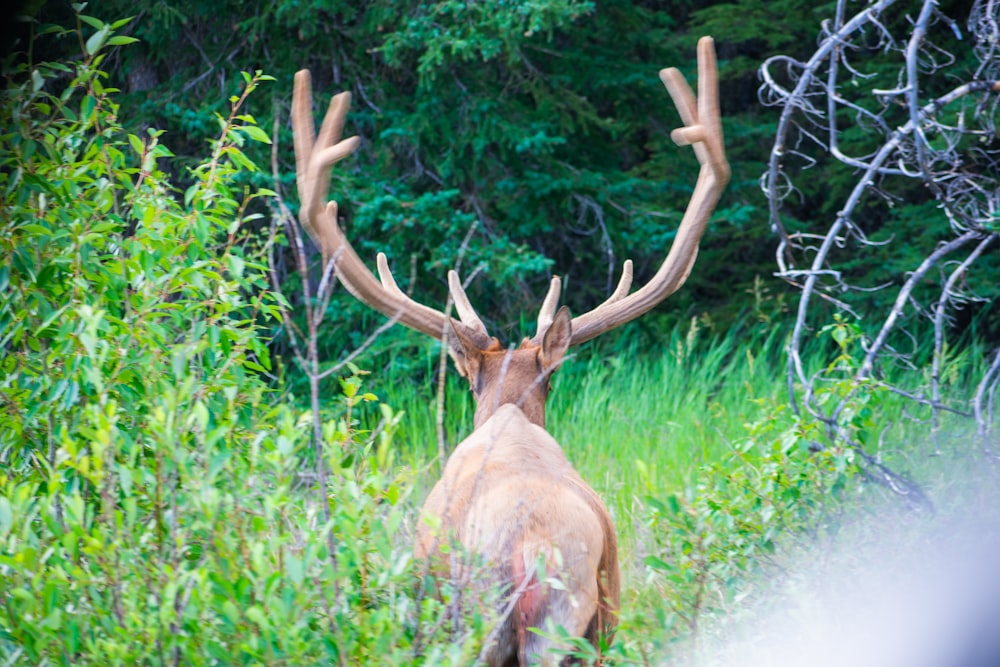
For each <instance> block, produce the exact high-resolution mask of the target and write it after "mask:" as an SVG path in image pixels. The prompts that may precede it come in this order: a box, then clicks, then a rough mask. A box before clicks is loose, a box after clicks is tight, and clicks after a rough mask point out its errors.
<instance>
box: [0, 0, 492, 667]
mask: <svg viewBox="0 0 1000 667" xmlns="http://www.w3.org/2000/svg"><path fill="white" fill-rule="evenodd" d="M79 19H80V22H81V26H83V28H82V30H81V33H80V34H79V41H80V44H81V45H83V48H84V52H83V54H82V57H81V58H80V59H79V60H77V61H75V62H73V63H72V64H61V63H42V64H37V65H35V64H29V65H21V66H17V67H14V66H12V67H11V68H10V69H9V71H8V72H7V77H8V81H10V82H11V85H10V86H8V89H7V90H6V91H5V93H4V97H3V105H2V111H0V114H2V116H0V126H2V127H3V128H5V129H4V134H3V136H2V137H0V165H2V168H0V187H2V188H3V191H4V204H3V219H2V221H0V224H2V234H0V253H2V255H3V262H2V266H0V290H2V292H3V298H2V299H0V344H2V349H3V358H2V362H0V368H2V372H0V656H3V658H4V659H3V661H2V663H3V664H5V665H8V664H60V665H91V664H92V665H136V664H146V665H160V664H185V665H200V664H268V665H280V664H288V665H302V664H316V663H330V664H332V663H337V664H372V663H374V662H378V663H380V664H417V663H419V662H426V663H428V664H445V663H452V664H465V663H467V662H468V661H469V660H470V655H471V652H472V650H473V649H474V646H475V644H476V643H477V640H478V639H479V637H480V635H481V634H482V627H483V623H481V622H479V621H477V619H475V618H467V619H465V620H466V621H469V622H465V623H462V624H452V625H448V626H447V627H446V626H445V625H444V624H443V623H441V622H439V620H438V619H440V618H442V617H444V616H445V614H444V613H443V611H442V605H441V603H439V602H437V601H436V599H434V598H432V597H430V596H424V595H421V594H420V593H419V589H418V587H417V586H416V585H415V577H414V575H413V572H412V569H413V568H412V567H411V565H410V560H411V556H410V550H409V546H408V545H409V540H408V539H403V538H401V537H400V536H399V535H398V534H397V533H398V532H400V526H401V525H402V524H403V523H404V520H406V519H408V518H409V517H410V515H411V514H412V510H411V509H410V506H409V504H408V503H406V502H404V501H405V500H406V493H405V491H404V489H406V488H409V485H408V484H406V481H407V478H406V475H407V473H406V471H405V470H402V471H401V472H393V470H394V469H395V468H396V466H394V465H393V464H392V459H391V456H390V453H391V444H392V440H391V438H392V429H391V425H392V424H394V423H395V421H396V419H395V417H394V416H393V415H392V413H391V411H389V410H388V409H387V408H385V411H386V415H387V423H388V424H389V426H390V428H383V429H381V430H380V432H379V433H378V435H377V436H375V435H373V434H370V433H367V432H364V431H360V430H358V428H357V425H356V417H354V416H352V415H351V413H350V412H349V409H348V404H351V406H353V404H354V403H355V402H356V401H355V395H356V392H357V389H358V388H359V387H360V381H361V377H360V375H359V374H358V373H357V372H355V373H353V374H350V375H349V376H348V377H347V378H345V379H344V382H343V387H344V396H342V397H341V400H339V401H337V400H334V401H330V404H329V405H327V406H325V410H324V414H323V415H314V414H311V413H309V412H306V413H302V414H300V413H298V412H297V411H296V410H295V409H294V408H293V407H291V405H294V397H292V400H290V401H288V402H287V403H286V402H284V401H279V400H277V399H278V398H279V397H278V396H277V395H276V393H275V392H274V390H273V389H272V388H271V386H270V385H269V378H270V376H271V371H272V368H271V360H270V356H269V352H268V341H267V338H266V336H265V332H266V329H264V328H262V327H263V326H264V325H265V324H268V321H269V320H272V321H273V320H274V319H276V318H279V317H280V316H281V313H280V309H279V307H278V306H279V304H278V303H277V301H276V298H275V297H274V296H273V295H272V294H270V293H269V292H268V291H267V290H266V289H265V285H266V284H267V283H266V280H265V278H266V275H267V274H266V272H267V267H266V264H265V262H264V261H263V256H264V251H265V250H266V248H264V247H263V246H264V244H262V243H261V242H260V241H259V239H258V238H257V236H256V235H255V234H254V233H252V230H251V229H250V227H251V226H250V225H248V223H250V222H251V221H252V220H253V219H254V218H255V217H258V216H259V213H254V212H253V211H254V210H255V206H257V204H256V201H257V200H258V199H259V198H262V197H267V196H268V195H269V193H268V192H267V191H264V190H258V191H252V190H251V189H249V188H248V187H246V186H244V185H241V184H242V183H245V182H247V179H246V176H247V174H248V173H251V172H253V171H254V170H255V169H256V167H255V166H254V165H253V164H252V163H251V162H250V160H248V159H247V158H246V157H245V155H244V154H243V152H242V150H241V148H242V146H243V145H244V144H245V142H247V141H267V140H268V137H267V135H266V133H264V132H263V131H262V130H260V129H259V128H258V127H257V126H256V125H255V124H254V119H253V118H252V117H250V116H248V115H246V114H244V113H242V112H241V108H242V106H243V105H244V102H245V100H246V98H247V96H248V95H250V94H251V93H252V92H253V90H254V89H255V88H256V87H257V86H258V85H259V84H261V83H263V82H266V81H267V80H268V77H266V76H263V75H261V74H259V73H258V74H254V75H249V74H247V75H244V78H243V80H242V84H243V85H242V88H241V90H240V91H239V93H237V94H235V95H234V96H233V97H232V98H231V100H230V101H231V104H232V111H231V113H230V115H229V116H228V117H219V118H218V119H217V120H218V127H219V133H218V138H217V139H216V140H215V141H213V142H212V144H211V147H210V155H209V157H208V159H206V160H205V161H204V162H203V163H202V164H200V165H198V166H196V167H195V168H193V169H192V170H191V171H190V173H189V174H188V179H189V181H190V185H189V186H188V187H187V188H186V189H185V190H184V191H183V192H181V191H179V190H178V189H177V188H176V186H175V185H174V184H173V183H171V182H170V180H169V179H168V177H167V176H166V174H165V169H164V168H163V165H164V164H165V163H168V162H169V160H170V158H171V153H170V151H169V150H168V149H167V148H166V146H165V145H164V143H163V140H164V137H163V135H162V134H161V133H159V132H157V131H149V132H148V133H147V134H146V135H145V136H142V137H140V136H136V135H131V134H127V133H125V132H124V131H123V130H122V128H121V126H120V125H119V119H118V114H119V111H120V109H119V108H118V107H117V105H116V103H115V101H114V100H115V94H116V92H117V91H115V90H114V89H111V88H107V87H105V85H104V82H105V75H104V74H103V73H102V71H101V70H100V65H101V62H102V60H103V59H104V57H105V52H106V50H107V49H109V48H114V47H116V46H119V45H123V44H125V43H127V42H128V41H129V39H128V38H124V37H120V36H116V35H115V32H116V30H118V29H119V28H121V27H122V26H123V25H124V23H125V22H119V23H115V24H111V25H107V24H104V23H101V22H100V21H98V20H96V19H93V18H90V17H87V16H82V15H81V16H79ZM61 36H63V37H66V36H69V37H72V36H73V33H63V34H61ZM314 419H323V420H324V423H323V428H322V429H321V430H322V432H323V433H325V434H326V437H325V439H324V441H323V442H322V443H321V446H320V448H319V451H320V455H321V458H322V460H323V463H324V465H323V467H322V469H324V470H328V471H330V472H329V474H328V475H326V476H325V480H324V484H322V485H321V484H319V483H318V481H317V474H316V473H315V470H318V469H320V468H319V466H317V461H316V457H315V456H314V452H315V451H316V449H315V448H314V443H312V442H310V434H311V433H312V424H313V420H314ZM324 508H326V510H324ZM324 515H328V516H329V519H328V520H324V519H323V517H324Z"/></svg>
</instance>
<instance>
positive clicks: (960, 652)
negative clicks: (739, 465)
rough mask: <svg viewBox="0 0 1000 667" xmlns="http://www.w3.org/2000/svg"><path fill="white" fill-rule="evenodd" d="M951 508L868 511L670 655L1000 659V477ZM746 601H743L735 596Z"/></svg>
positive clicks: (862, 663) (845, 662) (902, 665)
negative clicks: (734, 613) (742, 609)
mask: <svg viewBox="0 0 1000 667" xmlns="http://www.w3.org/2000/svg"><path fill="white" fill-rule="evenodd" d="M992 483H993V484H995V485H998V486H992V487H991V488H990V489H988V490H987V491H986V492H984V493H980V492H976V493H971V494H965V493H963V494H962V495H963V497H965V498H970V497H971V498H973V500H972V501H967V502H966V503H963V505H962V507H961V509H955V510H949V512H948V516H943V515H942V513H941V512H940V511H939V512H936V513H934V514H932V515H927V514H922V513H914V512H912V511H899V510H898V506H897V509H896V510H895V511H891V512H887V513H885V514H883V515H871V516H867V517H865V518H864V520H861V521H855V522H854V524H853V525H852V526H850V527H849V528H848V530H846V531H845V532H844V533H842V534H840V535H838V536H837V537H836V538H830V539H827V540H826V541H824V542H821V544H820V545H819V546H818V547H813V548H811V549H810V551H809V552H808V553H805V554H803V555H802V556H801V557H800V558H796V559H795V563H794V565H790V566H787V567H785V568H784V569H783V570H780V569H777V568H776V572H775V573H774V574H773V576H772V577H771V578H770V582H769V584H768V588H767V590H766V591H754V592H753V593H751V595H750V596H749V598H758V599H759V600H760V601H759V602H757V603H755V604H754V605H753V606H752V607H751V609H752V611H751V612H749V613H742V614H740V617H739V618H738V619H736V618H731V619H729V622H727V623H721V622H720V623H716V624H715V626H716V627H714V628H713V629H712V630H709V631H708V632H706V634H705V636H704V637H703V638H702V640H701V642H700V643H699V645H698V646H695V647H693V648H692V649H691V650H690V652H689V653H688V654H687V655H686V656H685V658H684V659H682V660H680V661H672V662H671V664H674V665H685V666H687V667H716V666H721V665H726V666H730V665H740V666H741V667H1000V539H998V536H1000V522H998V521H996V520H995V519H987V518H986V517H996V516H998V515H1000V505H998V504H997V499H998V498H1000V493H997V491H1000V479H997V478H994V479H993V480H992ZM740 606H742V605H740Z"/></svg>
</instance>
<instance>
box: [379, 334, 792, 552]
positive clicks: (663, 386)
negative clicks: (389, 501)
mask: <svg viewBox="0 0 1000 667" xmlns="http://www.w3.org/2000/svg"><path fill="white" fill-rule="evenodd" d="M781 346H782V341H781V338H780V335H779V334H778V332H776V331H771V332H759V333H748V332H747V330H746V329H732V330H730V331H728V332H726V333H723V334H717V333H711V332H709V331H707V330H703V329H700V328H699V327H698V326H697V325H696V324H694V323H692V324H691V325H690V326H688V327H683V328H677V329H674V330H673V331H671V332H670V333H669V334H668V335H667V336H665V337H664V341H663V344H662V345H661V346H660V348H659V353H658V354H649V353H646V354H642V353H640V352H639V351H638V350H637V349H636V347H637V346H636V345H635V344H634V343H630V342H628V341H624V342H622V343H620V344H618V345H615V346H604V347H597V346H587V345H584V346H581V347H579V348H574V349H573V350H572V351H571V356H570V357H569V358H568V359H567V360H566V361H565V362H564V363H563V365H562V367H561V368H560V369H559V371H558V372H557V373H556V374H555V375H554V377H553V391H552V394H551V395H550V397H549V401H548V406H547V411H546V414H547V426H548V430H549V432H550V433H551V434H552V435H553V436H554V437H555V438H556V440H558V441H559V443H560V444H561V445H562V447H563V449H564V450H565V451H566V455H567V457H568V458H569V459H570V461H571V462H572V463H573V465H574V467H576V469H577V470H578V471H579V473H580V474H581V476H582V477H583V478H584V479H585V480H586V481H587V482H588V483H589V484H590V485H591V486H593V487H594V489H595V490H596V491H597V492H598V493H599V494H600V495H601V497H602V498H603V499H604V501H605V503H606V504H607V505H608V507H609V509H610V510H611V513H612V515H613V517H614V518H615V521H616V524H617V527H618V533H619V540H620V542H621V549H622V552H623V558H622V561H623V563H625V562H627V561H634V560H635V559H633V558H630V557H629V555H630V554H633V553H636V552H642V551H643V549H642V548H641V547H640V546H639V545H636V544H635V540H636V534H635V527H636V518H635V516H634V515H635V513H636V505H637V503H638V502H639V501H640V500H641V498H642V497H644V496H646V495H650V494H653V495H661V494H664V495H665V494H669V493H680V494H684V493H687V492H689V491H690V490H691V489H692V488H693V487H694V485H695V483H696V480H697V478H698V475H699V471H700V469H701V468H702V466H703V465H705V464H706V463H708V462H712V461H718V460H719V459H721V458H723V457H725V456H726V455H727V453H728V452H730V451H731V449H732V447H733V445H734V443H737V442H739V441H742V440H745V439H746V437H747V431H746V428H745V425H746V423H747V422H748V421H751V420H752V419H754V418H755V417H756V416H757V415H759V414H760V411H761V408H760V406H759V405H758V403H757V401H756V399H759V398H769V399H772V401H778V402H780V401H783V400H785V398H786V383H785V378H784V374H783V373H782V372H780V370H778V369H780V358H781V350H782V347H781ZM417 355H419V356H418V361H417V365H418V366H419V365H423V368H421V371H422V373H421V374H420V376H421V377H422V378H423V382H422V383H421V382H420V381H419V380H416V381H415V380H414V379H413V377H412V375H409V374H408V375H405V376H401V375H399V374H396V372H395V371H394V370H393V369H395V368H397V365H395V364H389V365H388V369H387V372H386V373H383V374H381V375H377V374H376V375H375V377H374V379H373V384H372V389H373V391H374V392H375V393H376V394H378V395H379V397H380V398H381V399H382V400H383V401H384V402H385V403H387V404H388V405H390V406H391V407H392V408H393V409H394V410H396V411H400V410H401V411H404V412H405V413H406V414H405V416H404V418H403V420H402V422H401V426H400V430H399V431H398V432H397V434H396V436H395V439H394V441H395V442H396V443H397V447H398V455H399V457H398V458H397V460H399V461H400V462H401V463H403V464H404V465H407V466H410V467H411V468H412V469H413V470H414V471H418V474H417V475H416V477H415V482H416V488H415V489H414V496H413V497H414V500H415V502H417V503H420V502H421V501H422V499H423V498H424V497H425V496H426V494H427V492H428V491H429V490H430V487H431V486H432V485H433V484H434V482H435V481H436V480H437V478H438V477H439V475H440V472H441V468H442V467H443V464H444V460H443V459H442V458H441V457H440V455H439V454H440V448H439V446H438V438H437V431H436V420H437V401H438V396H437V387H436V383H434V382H433V380H432V378H433V377H434V376H435V374H436V373H435V365H436V363H437V361H438V353H437V351H436V350H435V349H433V348H423V349H422V350H421V351H418V352H417ZM449 364H450V362H449ZM409 368H410V369H411V371H412V368H413V364H412V363H411V364H409ZM444 403H445V429H446V431H447V433H448V442H447V445H446V447H445V448H444V449H445V450H446V451H445V454H446V455H447V453H449V452H450V450H451V449H452V448H454V446H455V445H457V444H458V442H460V441H461V439H462V438H464V437H465V436H467V435H468V434H469V433H470V432H471V431H472V416H473V412H474V404H473V400H472V397H471V394H470V392H469V390H468V386H467V384H466V382H465V380H464V379H462V378H460V377H458V374H457V373H456V372H455V371H454V369H453V368H449V370H448V374H447V385H446V387H445V392H444Z"/></svg>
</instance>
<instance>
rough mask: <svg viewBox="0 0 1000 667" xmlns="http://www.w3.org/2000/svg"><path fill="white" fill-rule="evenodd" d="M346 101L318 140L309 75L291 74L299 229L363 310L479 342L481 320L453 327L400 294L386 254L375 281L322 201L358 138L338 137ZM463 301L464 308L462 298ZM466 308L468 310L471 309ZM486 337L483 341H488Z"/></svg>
mask: <svg viewBox="0 0 1000 667" xmlns="http://www.w3.org/2000/svg"><path fill="white" fill-rule="evenodd" d="M350 102H351V96H350V94H349V93H340V94H339V95H335V96H334V97H333V99H332V100H331V101H330V106H329V109H328V110H327V112H326V116H325V117H324V120H323V125H322V126H321V128H320V131H319V135H318V136H317V135H316V134H315V125H314V123H313V118H312V81H311V77H310V74H309V71H308V70H300V71H299V72H297V73H296V74H295V85H294V89H293V95H292V130H293V133H294V143H295V172H296V179H297V182H298V189H299V199H300V201H301V206H302V208H301V211H300V215H299V217H300V219H301V221H302V226H303V227H304V228H305V229H306V231H307V232H308V233H309V235H310V236H311V237H312V239H313V240H314V241H315V242H316V244H317V245H318V246H319V248H320V250H321V251H322V253H323V261H324V262H327V261H330V260H335V265H334V267H335V269H336V271H337V276H338V277H339V278H340V281H341V282H342V283H343V284H344V287H346V288H347V291H349V292H350V293H351V294H352V295H354V296H355V297H356V298H357V299H358V300H359V301H361V302H362V303H364V304H365V305H367V306H369V307H370V308H373V309H375V310H377V311H378V312H380V313H382V314H383V315H385V316H386V317H389V318H391V319H394V320H397V321H399V322H400V323H401V324H403V325H405V326H408V327H410V328H411V329H416V330H417V331H420V332H422V333H425V334H427V335H429V336H432V337H434V338H437V339H439V340H440V339H444V338H446V337H447V335H448V329H449V327H450V326H454V327H458V328H461V329H462V331H463V332H467V333H468V334H469V336H470V337H473V339H474V340H483V338H484V336H485V327H484V326H483V325H482V322H481V321H479V328H477V327H476V326H475V325H469V324H467V323H465V322H457V321H455V320H453V319H452V318H450V317H448V316H447V315H445V314H444V313H443V312H441V311H438V310H435V309H433V308H428V307H427V306H425V305H423V304H421V303H418V302H417V301H414V300H413V299H411V298H410V297H409V296H407V295H406V294H405V293H404V292H403V291H402V290H401V289H399V286H398V285H397V284H396V281H395V279H394V278H393V277H392V272H391V271H390V270H389V264H388V262H387V261H386V258H385V255H383V254H381V253H380V254H379V256H378V258H377V264H378V272H379V276H380V278H381V282H380V281H379V280H376V279H375V276H374V275H372V273H371V271H369V270H368V268H367V267H366V266H365V264H364V262H362V261H361V258H360V257H358V254H357V253H356V252H355V251H354V248H353V247H352V246H351V243H350V241H348V239H347V237H346V236H345V235H344V232H343V230H341V229H340V226H339V225H338V224H337V203H336V202H334V201H331V202H326V198H327V194H328V191H329V187H330V185H329V183H330V174H329V169H330V167H332V166H333V165H334V164H335V163H337V162H338V161H340V160H342V159H344V158H345V157H347V156H348V155H350V154H351V153H353V152H354V150H355V149H356V148H357V146H358V144H359V139H358V138H357V137H350V138H348V139H343V140H341V138H340V135H341V133H342V132H343V128H344V119H345V118H346V116H347V110H348V107H349V106H350ZM463 295H464V293H463ZM465 302H466V303H468V299H467V298H466V299H465ZM469 309H470V310H471V306H469ZM476 319H477V320H478V317H477V318H476ZM480 329H481V330H482V335H480ZM485 338H486V340H488V336H485Z"/></svg>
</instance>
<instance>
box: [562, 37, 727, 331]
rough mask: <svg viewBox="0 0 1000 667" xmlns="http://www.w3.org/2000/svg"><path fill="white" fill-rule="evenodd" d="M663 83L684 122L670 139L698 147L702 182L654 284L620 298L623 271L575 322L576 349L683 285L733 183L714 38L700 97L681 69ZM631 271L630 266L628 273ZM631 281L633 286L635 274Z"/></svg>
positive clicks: (667, 72) (702, 54)
mask: <svg viewBox="0 0 1000 667" xmlns="http://www.w3.org/2000/svg"><path fill="white" fill-rule="evenodd" d="M660 79H661V80H662V81H663V84H664V85H665V86H666V88H667V91H668V92H669V93H670V96H671V98H673V101H674V106H676V107H677V110H678V112H679V113H680V116H681V120H682V121H683V122H684V127H682V128H680V129H678V130H675V131H674V132H673V133H671V137H672V138H673V139H674V141H675V142H676V143H677V144H679V145H686V144H691V145H692V147H693V148H694V152H695V156H696V157H697V158H698V162H699V163H700V164H701V169H700V170H699V172H698V182H697V184H696V185H695V188H694V192H693V193H692V195H691V200H690V201H689V202H688V206H687V209H686V210H685V211H684V217H683V219H682V220H681V224H680V226H679V227H678V229H677V235H676V237H675V238H674V242H673V244H672V245H671V246H670V252H669V253H668V254H667V256H666V258H665V259H664V260H663V264H661V265H660V268H659V269H658V270H657V272H656V274H655V275H654V276H653V278H652V280H650V281H649V283H647V284H646V285H644V286H642V287H641V288H639V289H638V290H637V291H635V292H633V293H632V294H628V295H627V296H626V295H624V294H619V290H623V291H624V292H627V291H628V289H629V285H628V284H625V287H624V289H623V288H622V285H623V284H624V283H625V271H623V275H622V282H621V283H619V287H618V288H617V289H616V290H615V293H614V294H612V295H611V297H609V298H608V300H607V301H605V302H604V303H602V304H601V305H600V306H598V307H597V308H595V309H594V310H591V311H590V312H588V313H584V314H583V315H580V316H579V317H575V318H573V321H572V332H573V339H572V343H571V344H572V345H578V344H580V343H583V342H585V341H588V340H590V339H591V338H595V337H597V336H599V335H601V334H602V333H604V332H606V331H610V330H611V329H614V328H615V327H618V326H621V325H622V324H625V323H626V322H629V321H631V320H633V319H635V318H637V317H639V316H640V315H642V314H643V313H646V312H648V311H649V310H651V309H653V308H654V307H656V306H657V305H658V304H659V303H660V302H662V301H663V300H664V299H666V298H667V297H668V296H670V295H671V294H673V293H674V292H675V291H677V289H678V288H680V286H681V285H683V284H684V282H685V281H686V280H687V277H688V275H689V274H690V273H691V268H692V267H693V266H694V260H695V257H697V255H698V244H699V242H700V241H701V237H702V234H703V233H704V231H705V226H706V225H707V224H708V219H709V217H711V215H712V212H713V211H714V210H715V205H716V203H718V201H719V197H720V196H721V194H722V189H723V188H724V187H725V185H726V183H728V182H729V164H728V163H727V162H726V154H725V147H724V145H723V137H722V121H721V118H720V110H719V83H718V66H717V63H716V59H715V43H714V42H713V41H712V38H711V37H703V38H701V40H699V42H698V97H697V99H696V98H695V96H694V93H693V92H692V91H691V88H690V87H689V86H688V84H687V82H686V81H685V80H684V77H683V76H682V75H681V73H680V72H679V71H678V70H677V69H675V68H668V69H664V70H662V71H661V72H660ZM630 269H631V267H629V270H628V273H629V274H631V270H630ZM628 283H631V276H630V277H629V280H628Z"/></svg>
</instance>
